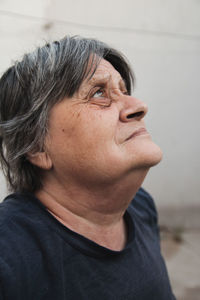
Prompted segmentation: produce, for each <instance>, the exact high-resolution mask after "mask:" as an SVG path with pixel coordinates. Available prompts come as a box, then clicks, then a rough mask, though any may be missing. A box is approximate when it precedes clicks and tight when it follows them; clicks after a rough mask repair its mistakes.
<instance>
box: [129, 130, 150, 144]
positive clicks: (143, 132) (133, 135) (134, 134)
mask: <svg viewBox="0 0 200 300" xmlns="http://www.w3.org/2000/svg"><path fill="white" fill-rule="evenodd" d="M144 134H148V131H147V130H146V128H144V127H142V128H139V129H138V130H136V131H134V132H133V133H132V134H131V135H130V136H129V137H128V138H127V139H126V141H128V140H130V139H132V138H134V137H136V136H139V135H144Z"/></svg>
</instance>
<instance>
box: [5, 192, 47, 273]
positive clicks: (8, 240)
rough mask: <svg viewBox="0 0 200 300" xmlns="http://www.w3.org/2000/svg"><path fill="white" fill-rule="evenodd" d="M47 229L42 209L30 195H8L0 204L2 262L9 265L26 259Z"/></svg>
mask: <svg viewBox="0 0 200 300" xmlns="http://www.w3.org/2000/svg"><path fill="white" fill-rule="evenodd" d="M45 230H47V229H45V223H44V220H43V218H42V212H41V209H40V208H39V207H37V205H36V204H34V203H33V201H31V200H30V199H29V197H27V196H26V197H25V196H22V195H18V194H12V195H10V196H8V197H7V198H6V199H5V200H4V201H3V202H2V203H1V204H0V248H1V252H0V258H1V262H2V261H3V260H4V262H7V264H5V266H7V267H8V265H10V264H11V263H16V264H18V263H20V262H22V261H24V259H25V257H27V254H28V253H30V250H31V251H32V250H33V248H34V247H35V245H36V244H37V243H36V242H37V241H38V239H40V236H41V238H42V235H44V231H45Z"/></svg>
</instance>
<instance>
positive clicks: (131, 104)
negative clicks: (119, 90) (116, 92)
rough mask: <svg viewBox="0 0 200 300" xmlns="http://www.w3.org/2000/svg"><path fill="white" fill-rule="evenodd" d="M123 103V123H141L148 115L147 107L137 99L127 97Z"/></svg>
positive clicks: (121, 115)
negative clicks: (134, 121)
mask: <svg viewBox="0 0 200 300" xmlns="http://www.w3.org/2000/svg"><path fill="white" fill-rule="evenodd" d="M121 103H122V108H121V110H120V120H121V121H122V122H131V121H133V120H138V121H139V120H141V119H142V118H144V116H145V115H146V114H147V111H148V107H147V105H146V104H145V103H144V102H142V101H141V100H139V99H137V98H134V97H132V96H129V95H125V96H123V99H122V102H121Z"/></svg>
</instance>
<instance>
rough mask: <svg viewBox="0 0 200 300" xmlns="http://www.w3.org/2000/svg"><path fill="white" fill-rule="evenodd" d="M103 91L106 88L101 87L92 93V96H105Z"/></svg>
mask: <svg viewBox="0 0 200 300" xmlns="http://www.w3.org/2000/svg"><path fill="white" fill-rule="evenodd" d="M103 93H104V90H103V89H102V88H100V89H99V90H97V91H96V92H95V93H94V94H93V95H92V98H101V97H103Z"/></svg>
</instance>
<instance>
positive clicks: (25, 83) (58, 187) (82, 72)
mask: <svg viewBox="0 0 200 300" xmlns="http://www.w3.org/2000/svg"><path fill="white" fill-rule="evenodd" d="M133 79H134V77H133V73H132V71H131V68H130V66H129V64H128V63H127V62H126V59H125V58H124V57H123V55H122V54H120V53H119V52H118V51H116V50H114V49H112V48H110V47H109V46H107V45H106V44H104V43H102V42H100V41H97V40H93V39H85V38H80V37H65V38H63V39H62V40H60V41H56V42H53V43H50V44H46V45H45V46H44V47H40V48H38V49H36V50H35V51H34V52H32V53H29V54H26V55H24V57H23V59H22V60H21V61H19V62H16V63H15V65H14V66H12V67H11V68H9V69H8V70H7V71H6V72H5V73H4V75H3V76H2V78H1V80H0V161H1V165H2V169H3V171H4V174H5V177H6V179H7V182H8V186H9V188H10V190H11V191H12V192H14V193H13V194H11V195H9V196H8V197H7V198H6V199H5V200H4V201H3V202H2V204H1V205H0V236H1V239H0V249H1V251H0V299H6V300H11V299H15V300H23V299H24V300H36V299H37V300H40V299H48V300H51V299H52V300H64V299H75V300H76V299H83V300H84V299H87V300H88V299H96V300H97V299H101V300H107V299H108V300H112V299H119V300H122V299H123V300H128V299H131V300H134V299H135V300H170V299H175V298H174V296H173V294H172V291H171V287H170V283H169V279H168V275H167V271H166V267H165V264H164V261H163V258H162V256H161V253H160V246H159V232H158V225H157V213H156V209H155V206H154V202H153V199H152V198H151V197H150V195H149V194H148V193H147V192H146V191H144V189H142V188H141V185H142V183H143V180H144V178H145V176H146V175H147V172H148V170H149V169H150V167H152V166H154V165H156V164H157V163H159V162H160V160H161V158H162V152H161V150H160V148H159V147H158V146H157V145H155V144H154V142H153V141H152V139H151V137H150V135H149V133H148V131H147V130H146V128H145V123H144V120H143V119H144V116H145V115H146V113H147V106H146V105H145V104H144V103H143V102H142V101H140V100H138V99H136V98H134V97H133V96H131V87H132V84H133V81H134V80H133Z"/></svg>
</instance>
